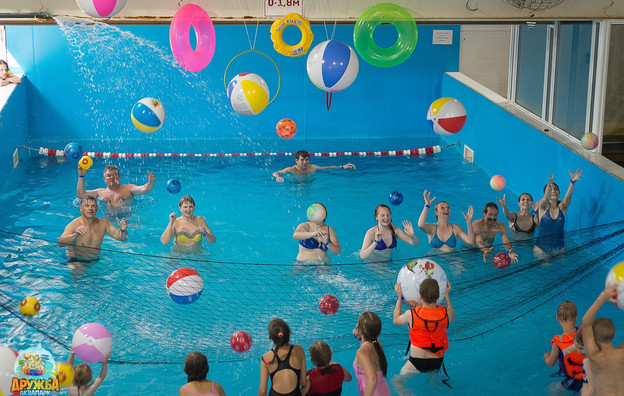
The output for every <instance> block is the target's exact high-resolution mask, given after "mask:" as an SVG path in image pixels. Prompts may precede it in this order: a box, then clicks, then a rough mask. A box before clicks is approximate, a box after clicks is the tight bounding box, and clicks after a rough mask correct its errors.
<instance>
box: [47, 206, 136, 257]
mask: <svg viewBox="0 0 624 396" xmlns="http://www.w3.org/2000/svg"><path fill="white" fill-rule="evenodd" d="M97 210H98V204H97V199H95V197H94V196H92V195H86V196H85V197H83V198H82V200H81V201H80V213H81V216H80V217H78V218H77V219H75V220H73V221H72V222H71V223H69V224H68V225H67V227H65V231H63V235H61V237H60V238H59V241H58V242H59V246H60V247H65V246H67V256H69V257H70V258H71V259H72V260H87V261H88V260H94V259H96V258H97V257H98V255H99V254H100V249H101V247H102V241H103V240H104V234H108V235H110V236H111V237H112V238H114V239H116V240H118V241H122V242H125V241H127V240H128V223H127V222H126V219H125V218H123V219H121V221H120V220H119V218H117V225H118V226H119V229H118V228H117V227H115V226H114V225H113V223H111V222H110V221H108V220H106V219H100V218H98V217H95V215H96V214H97Z"/></svg>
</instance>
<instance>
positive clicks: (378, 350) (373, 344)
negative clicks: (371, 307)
mask: <svg viewBox="0 0 624 396" xmlns="http://www.w3.org/2000/svg"><path fill="white" fill-rule="evenodd" d="M379 334H381V319H380V318H379V316H377V314H375V313H374V312H364V313H362V314H361V315H360V319H359V320H358V323H357V326H355V329H353V335H354V336H355V337H356V338H357V339H358V340H360V349H358V351H357V353H356V354H355V360H354V361H353V369H354V370H355V378H356V379H357V384H358V392H359V394H360V396H390V387H389V386H388V382H386V374H387V372H388V362H387V361H386V354H385V353H384V350H383V347H382V346H381V342H380V341H379V338H378V337H379Z"/></svg>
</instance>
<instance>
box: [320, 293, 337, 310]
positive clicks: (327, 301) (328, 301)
mask: <svg viewBox="0 0 624 396" xmlns="http://www.w3.org/2000/svg"><path fill="white" fill-rule="evenodd" d="M339 307H340V303H338V299H337V298H336V297H334V296H332V295H330V294H328V295H326V296H323V298H321V301H319V309H320V310H321V312H323V313H324V314H325V315H334V314H335V313H336V312H338V308H339Z"/></svg>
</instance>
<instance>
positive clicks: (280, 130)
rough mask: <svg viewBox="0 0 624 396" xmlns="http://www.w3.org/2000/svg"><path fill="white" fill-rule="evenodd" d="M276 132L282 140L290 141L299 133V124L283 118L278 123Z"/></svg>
mask: <svg viewBox="0 0 624 396" xmlns="http://www.w3.org/2000/svg"><path fill="white" fill-rule="evenodd" d="M275 130H276V131H277V134H278V135H279V137H281V138H282V139H290V138H291V137H293V136H295V133H297V124H295V122H294V121H293V120H291V119H290V118H282V119H281V120H279V121H278V122H277V125H276V126H275Z"/></svg>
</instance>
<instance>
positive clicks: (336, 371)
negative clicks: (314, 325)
mask: <svg viewBox="0 0 624 396" xmlns="http://www.w3.org/2000/svg"><path fill="white" fill-rule="evenodd" d="M331 357H332V351H331V348H330V347H329V345H328V344H327V343H325V342H323V341H317V342H315V343H314V344H312V345H311V346H310V361H312V364H314V365H315V366H317V368H313V369H311V370H308V382H309V384H310V393H308V395H309V396H340V395H341V394H342V382H343V381H344V382H351V374H350V373H349V372H348V371H347V370H345V368H344V367H342V366H341V365H340V364H338V363H332V362H331Z"/></svg>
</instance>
